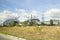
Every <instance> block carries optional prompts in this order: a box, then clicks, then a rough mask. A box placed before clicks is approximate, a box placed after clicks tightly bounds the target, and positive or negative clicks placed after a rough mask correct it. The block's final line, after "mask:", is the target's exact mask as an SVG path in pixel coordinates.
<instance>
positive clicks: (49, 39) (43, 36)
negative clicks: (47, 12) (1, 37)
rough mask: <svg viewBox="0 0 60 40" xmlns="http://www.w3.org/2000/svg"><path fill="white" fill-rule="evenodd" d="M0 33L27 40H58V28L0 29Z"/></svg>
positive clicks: (59, 35)
mask: <svg viewBox="0 0 60 40" xmlns="http://www.w3.org/2000/svg"><path fill="white" fill-rule="evenodd" d="M0 33H4V34H9V35H13V36H17V37H21V38H25V39H27V40H60V27H58V26H57V27H55V26H53V27H50V26H49V27H47V26H44V27H0Z"/></svg>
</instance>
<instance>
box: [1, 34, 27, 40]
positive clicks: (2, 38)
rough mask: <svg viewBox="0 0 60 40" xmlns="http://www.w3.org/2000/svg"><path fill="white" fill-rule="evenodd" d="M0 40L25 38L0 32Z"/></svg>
mask: <svg viewBox="0 0 60 40" xmlns="http://www.w3.org/2000/svg"><path fill="white" fill-rule="evenodd" d="M0 40H26V39H23V38H18V37H14V36H10V35H4V34H0Z"/></svg>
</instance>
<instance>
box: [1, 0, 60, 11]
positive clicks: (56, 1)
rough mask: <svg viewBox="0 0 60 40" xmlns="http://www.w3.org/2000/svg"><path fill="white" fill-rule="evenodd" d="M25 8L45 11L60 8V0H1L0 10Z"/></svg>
mask: <svg viewBox="0 0 60 40" xmlns="http://www.w3.org/2000/svg"><path fill="white" fill-rule="evenodd" d="M16 8H18V9H25V10H27V11H28V12H30V11H32V10H37V11H40V12H44V11H46V10H48V9H51V8H60V0H0V11H2V10H5V9H8V10H12V11H15V9H16Z"/></svg>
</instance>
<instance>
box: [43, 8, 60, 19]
mask: <svg viewBox="0 0 60 40" xmlns="http://www.w3.org/2000/svg"><path fill="white" fill-rule="evenodd" d="M44 17H45V20H50V19H56V20H60V9H56V8H55V9H50V10H48V11H47V12H45V13H44Z"/></svg>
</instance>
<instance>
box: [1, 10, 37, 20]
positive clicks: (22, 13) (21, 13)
mask: <svg viewBox="0 0 60 40" xmlns="http://www.w3.org/2000/svg"><path fill="white" fill-rule="evenodd" d="M31 14H32V17H33V18H34V17H36V18H37V16H38V12H37V11H32V12H30V13H28V12H27V11H26V10H25V9H16V12H12V11H9V10H4V11H2V12H0V19H3V20H4V19H8V18H14V17H19V19H18V20H19V21H25V20H27V19H28V17H29V18H31Z"/></svg>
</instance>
